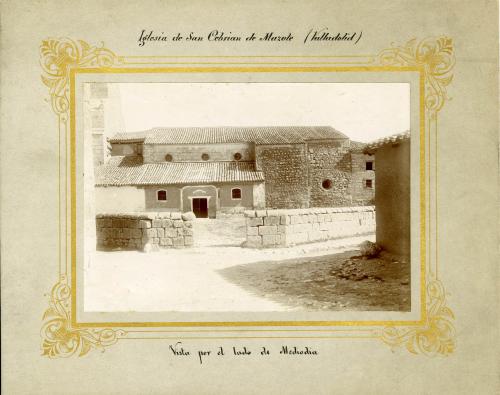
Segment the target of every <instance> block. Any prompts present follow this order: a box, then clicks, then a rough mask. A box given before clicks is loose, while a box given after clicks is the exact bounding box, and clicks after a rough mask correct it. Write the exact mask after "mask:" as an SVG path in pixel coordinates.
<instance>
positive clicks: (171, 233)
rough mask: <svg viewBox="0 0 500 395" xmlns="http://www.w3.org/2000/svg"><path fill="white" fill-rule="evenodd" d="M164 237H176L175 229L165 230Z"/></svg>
mask: <svg viewBox="0 0 500 395" xmlns="http://www.w3.org/2000/svg"><path fill="white" fill-rule="evenodd" d="M165 237H177V229H174V228H166V229H165Z"/></svg>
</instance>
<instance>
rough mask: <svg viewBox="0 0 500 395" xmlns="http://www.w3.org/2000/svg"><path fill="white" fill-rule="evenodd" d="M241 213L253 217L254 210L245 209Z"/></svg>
mask: <svg viewBox="0 0 500 395" xmlns="http://www.w3.org/2000/svg"><path fill="white" fill-rule="evenodd" d="M243 214H244V215H245V217H250V218H252V217H255V210H245V211H244V212H243Z"/></svg>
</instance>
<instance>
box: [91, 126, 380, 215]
mask: <svg viewBox="0 0 500 395" xmlns="http://www.w3.org/2000/svg"><path fill="white" fill-rule="evenodd" d="M108 143H109V144H108V145H109V153H108V156H107V157H106V158H105V159H104V163H103V164H100V165H97V166H96V167H95V187H96V188H95V198H96V212H97V213H112V212H148V211H151V212H158V211H180V212H186V211H193V212H194V213H195V214H196V216H197V217H205V218H206V217H208V218H215V217H216V216H218V215H220V214H223V213H238V212H242V211H243V210H245V209H252V208H257V209H259V208H276V209H287V208H309V207H337V206H359V205H367V204H373V199H374V196H375V193H374V192H375V160H374V156H373V155H369V154H366V153H364V152H363V149H364V144H362V143H357V142H354V141H351V140H350V139H349V138H348V137H347V136H346V135H345V134H343V133H341V132H339V131H337V130H335V129H334V128H332V127H330V126H290V127H289V126H268V127H262V126H260V127H170V128H153V129H150V130H146V131H142V132H135V133H118V134H116V135H115V136H113V137H111V138H109V139H108Z"/></svg>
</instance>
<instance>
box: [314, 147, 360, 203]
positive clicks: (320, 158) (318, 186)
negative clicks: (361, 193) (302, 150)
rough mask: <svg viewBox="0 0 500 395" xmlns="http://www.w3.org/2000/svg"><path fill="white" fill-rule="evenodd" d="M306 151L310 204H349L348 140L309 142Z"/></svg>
mask: <svg viewBox="0 0 500 395" xmlns="http://www.w3.org/2000/svg"><path fill="white" fill-rule="evenodd" d="M307 151H308V152H307V155H308V161H309V188H310V207H336V206H352V199H351V195H350V185H351V155H350V152H349V140H347V139H346V140H339V141H329V142H314V143H313V142H310V143H309V144H308V147H307ZM327 180H329V185H328V186H327V187H326V188H325V186H324V185H323V183H324V182H325V181H327Z"/></svg>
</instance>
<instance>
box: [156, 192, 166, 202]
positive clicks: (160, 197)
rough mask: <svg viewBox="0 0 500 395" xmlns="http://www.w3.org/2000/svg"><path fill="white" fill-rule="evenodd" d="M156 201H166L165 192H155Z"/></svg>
mask: <svg viewBox="0 0 500 395" xmlns="http://www.w3.org/2000/svg"><path fill="white" fill-rule="evenodd" d="M156 199H157V200H167V191H163V190H161V191H157V192H156Z"/></svg>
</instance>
